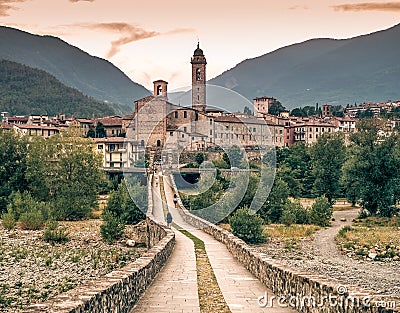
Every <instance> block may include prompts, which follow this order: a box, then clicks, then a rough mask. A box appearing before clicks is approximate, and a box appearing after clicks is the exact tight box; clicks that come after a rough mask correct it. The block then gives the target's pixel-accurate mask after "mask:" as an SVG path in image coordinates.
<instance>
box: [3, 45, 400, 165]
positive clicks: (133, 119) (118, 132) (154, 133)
mask: <svg viewBox="0 0 400 313" xmlns="http://www.w3.org/2000/svg"><path fill="white" fill-rule="evenodd" d="M191 64H192V94H191V97H192V105H191V106H181V105H177V104H174V103H171V102H169V99H168V90H167V86H168V82H166V81H163V80H156V81H154V93H153V95H151V96H147V97H145V98H143V99H140V100H137V101H135V111H134V112H133V113H132V114H127V115H124V116H105V117H102V118H92V119H87V118H78V117H67V116H66V115H65V114H58V115H57V116H55V117H49V116H47V115H31V116H9V114H8V113H7V112H2V113H1V118H2V121H1V124H0V127H1V128H3V129H6V130H11V129H14V130H16V131H18V132H19V133H20V134H21V135H28V136H42V137H50V136H52V135H54V134H57V133H59V132H61V131H63V130H67V129H68V128H70V127H76V128H79V129H81V131H82V136H84V137H91V138H93V142H94V149H95V150H96V151H98V152H100V153H102V154H103V167H104V168H120V169H122V168H129V167H132V166H134V165H135V164H136V163H137V162H138V161H139V160H140V158H143V156H144V151H146V150H148V149H150V150H161V149H162V148H164V149H168V150H170V151H172V150H176V149H177V150H178V151H183V150H184V149H186V150H189V151H215V150H218V149H220V148H219V147H224V146H229V145H238V146H241V147H244V148H245V149H246V150H263V149H265V148H266V147H268V146H275V147H290V146H292V145H293V144H295V143H296V142H305V143H306V144H313V143H315V142H316V141H317V139H318V137H319V136H321V135H322V134H324V133H335V132H340V133H343V134H344V136H345V142H348V136H349V135H350V134H352V133H354V132H355V131H356V124H357V121H358V120H359V118H360V117H363V116H380V115H382V114H383V113H385V114H388V113H390V112H392V110H393V111H396V112H397V110H398V109H397V108H398V107H400V101H388V102H385V103H364V104H362V105H358V106H347V107H346V108H344V109H342V111H341V112H340V116H338V114H336V112H335V114H334V112H333V106H331V105H329V104H324V105H322V106H321V107H320V108H318V104H317V105H316V108H315V110H314V112H315V114H313V115H311V116H306V117H304V116H294V115H293V114H290V112H289V111H286V110H284V108H283V107H282V108H283V109H282V110H280V111H278V112H276V111H275V110H274V111H273V112H271V107H272V106H274V105H275V104H276V103H277V99H275V98H273V97H267V96H265V97H257V98H255V99H254V100H253V105H254V108H253V111H252V110H250V109H249V108H248V107H244V108H243V112H235V113H231V112H226V111H224V110H222V109H218V108H215V107H210V106H208V105H207V97H206V82H207V81H206V65H207V61H206V58H205V56H204V52H203V50H202V49H200V47H199V45H198V46H197V48H196V50H195V51H194V53H193V56H192V58H191ZM278 103H279V102H278ZM294 111H295V110H293V111H292V113H293V112H294ZM244 112H245V113H244ZM271 113H274V114H271ZM393 116H396V114H394V115H393ZM399 123H400V119H397V118H392V119H391V120H390V122H389V123H388V125H387V127H388V131H390V129H392V128H394V127H396V126H398V125H399Z"/></svg>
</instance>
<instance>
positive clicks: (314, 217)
mask: <svg viewBox="0 0 400 313" xmlns="http://www.w3.org/2000/svg"><path fill="white" fill-rule="evenodd" d="M332 214H333V209H332V206H331V204H330V203H329V200H328V199H327V198H326V197H324V196H321V197H318V198H316V199H315V202H314V204H313V205H312V206H311V209H310V222H311V223H312V224H315V225H318V226H323V227H325V226H329V225H330V220H331V218H332Z"/></svg>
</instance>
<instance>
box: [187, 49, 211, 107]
mask: <svg viewBox="0 0 400 313" xmlns="http://www.w3.org/2000/svg"><path fill="white" fill-rule="evenodd" d="M190 63H191V64H192V108H193V109H195V110H198V111H202V112H205V111H206V65H207V61H206V57H205V56H204V53H203V50H201V49H200V44H199V43H197V49H196V50H194V53H193V56H192V60H191V62H190Z"/></svg>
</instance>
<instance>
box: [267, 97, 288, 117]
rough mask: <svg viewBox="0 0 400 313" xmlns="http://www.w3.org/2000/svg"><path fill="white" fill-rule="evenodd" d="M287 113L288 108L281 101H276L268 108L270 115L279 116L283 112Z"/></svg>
mask: <svg viewBox="0 0 400 313" xmlns="http://www.w3.org/2000/svg"><path fill="white" fill-rule="evenodd" d="M283 111H286V108H285V107H284V106H283V105H282V103H280V102H279V101H277V100H276V101H274V102H273V103H272V104H271V105H270V107H269V108H268V113H269V114H272V115H276V116H278V115H279V114H280V113H281V112H283Z"/></svg>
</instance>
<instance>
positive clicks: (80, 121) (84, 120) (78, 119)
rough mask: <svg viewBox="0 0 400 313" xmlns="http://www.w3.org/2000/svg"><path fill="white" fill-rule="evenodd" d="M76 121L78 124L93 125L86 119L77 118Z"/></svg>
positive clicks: (91, 121)
mask: <svg viewBox="0 0 400 313" xmlns="http://www.w3.org/2000/svg"><path fill="white" fill-rule="evenodd" d="M76 121H78V122H79V123H87V124H93V122H94V121H93V120H89V119H86V118H77V119H76Z"/></svg>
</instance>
